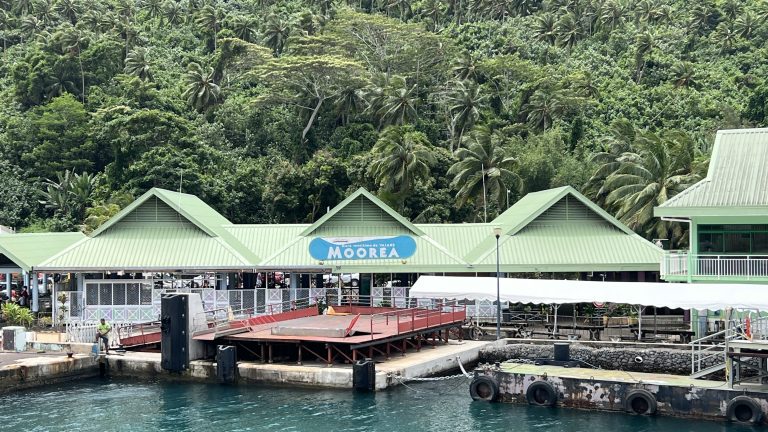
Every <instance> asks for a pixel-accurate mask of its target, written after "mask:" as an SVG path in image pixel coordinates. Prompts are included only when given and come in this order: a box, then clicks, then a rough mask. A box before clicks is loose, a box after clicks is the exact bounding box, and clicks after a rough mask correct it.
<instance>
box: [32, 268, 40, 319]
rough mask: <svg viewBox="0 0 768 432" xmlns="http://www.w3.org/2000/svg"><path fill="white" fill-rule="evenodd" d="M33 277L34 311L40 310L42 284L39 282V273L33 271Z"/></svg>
mask: <svg viewBox="0 0 768 432" xmlns="http://www.w3.org/2000/svg"><path fill="white" fill-rule="evenodd" d="M31 277H32V312H38V311H39V310H40V302H39V297H40V286H39V285H38V283H37V273H36V272H33V273H31Z"/></svg>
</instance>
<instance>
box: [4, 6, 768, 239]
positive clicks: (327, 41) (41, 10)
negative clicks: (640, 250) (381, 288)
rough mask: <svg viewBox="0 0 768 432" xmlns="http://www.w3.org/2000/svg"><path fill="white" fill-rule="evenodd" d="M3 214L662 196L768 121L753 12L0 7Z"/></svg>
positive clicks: (69, 224)
mask: <svg viewBox="0 0 768 432" xmlns="http://www.w3.org/2000/svg"><path fill="white" fill-rule="evenodd" d="M0 38H1V39H2V40H1V41H0V43H1V44H2V45H1V46H0V48H1V49H2V53H0V54H1V55H0V100H2V101H3V102H2V104H0V110H2V113H1V114H0V175H1V176H2V179H3V180H2V181H1V182H0V224H2V225H7V226H11V227H15V228H16V229H17V230H19V231H22V232H37V231H65V230H77V229H80V230H83V231H85V232H89V231H91V230H93V229H94V228H96V227H97V226H99V224H101V223H103V222H104V221H105V220H106V219H108V218H109V217H110V216H112V215H114V214H115V213H116V212H118V211H119V210H120V209H121V208H123V207H125V206H126V205H127V204H128V203H130V202H131V201H132V200H133V199H134V198H135V197H137V196H138V195H140V194H142V193H143V192H145V191H146V190H147V189H149V188H151V187H153V186H158V187H163V188H167V189H172V190H179V189H181V190H183V191H184V192H186V193H191V194H195V195H197V196H199V197H200V198H201V199H203V200H204V201H206V202H207V203H209V204H210V205H211V206H213V207H214V208H215V209H216V210H218V211H219V212H221V213H222V214H223V215H224V216H226V217H227V218H228V219H229V220H231V221H232V222H234V223H294V222H312V221H314V220H316V219H318V218H319V217H320V216H322V214H323V213H325V211H326V209H327V208H328V207H329V206H330V207H332V206H334V205H336V204H337V203H338V202H340V201H341V200H342V199H343V198H344V197H345V196H346V195H347V194H348V193H350V192H351V191H353V190H355V189H357V188H359V187H365V188H367V189H368V190H370V191H372V192H373V193H375V194H376V195H377V196H379V197H380V198H382V199H383V200H384V201H385V202H387V203H388V204H390V205H391V206H392V207H393V208H395V209H396V210H397V211H399V212H400V213H402V214H403V215H404V216H406V217H407V218H409V219H411V220H412V221H415V222H425V223H429V222H434V223H439V222H482V221H483V220H488V221H490V220H491V219H493V218H494V217H495V216H496V215H498V214H499V213H500V212H502V211H504V210H505V209H506V208H507V207H508V206H510V205H512V204H514V203H515V202H516V201H517V200H518V199H520V198H521V197H522V196H524V195H525V194H526V193H529V192H535V191H538V190H543V189H548V188H552V187H558V186H563V185H571V186H573V187H575V188H577V189H578V190H579V191H581V192H583V193H584V194H586V195H587V196H588V197H589V198H591V199H593V200H594V201H595V202H597V203H598V204H599V205H601V206H602V207H603V208H605V209H606V210H608V211H609V212H610V213H611V214H613V215H616V217H617V218H619V219H620V220H621V221H623V222H624V223H626V224H627V225H629V226H630V227H631V228H632V229H634V230H635V231H636V232H638V233H639V234H641V235H643V236H645V237H647V238H649V239H651V238H671V239H673V240H674V242H673V243H674V244H677V245H678V246H684V242H685V236H684V235H683V233H682V232H680V227H673V226H668V225H666V224H665V223H662V222H660V221H659V220H658V219H656V218H653V207H654V206H656V205H659V204H660V203H662V202H664V201H665V200H667V199H669V198H670V197H672V196H674V195H675V194H677V193H679V192H680V191H682V190H683V189H685V188H686V187H688V186H690V185H691V184H693V183H695V182H696V181H698V180H699V179H701V178H702V177H703V176H705V175H706V169H707V163H708V158H709V153H710V152H711V148H712V144H713V142H714V137H715V132H716V131H717V130H718V129H727V128H740V127H760V126H763V125H764V124H765V123H766V101H767V100H768V85H767V83H766V78H767V77H768V62H766V58H767V57H768V56H766V40H767V38H768V2H766V1H762V0H761V1H758V0H741V1H739V0H697V1H684V0H544V1H542V0H355V1H346V2H345V1H338V0H285V1H277V0H230V1H227V0H179V1H177V0H0Z"/></svg>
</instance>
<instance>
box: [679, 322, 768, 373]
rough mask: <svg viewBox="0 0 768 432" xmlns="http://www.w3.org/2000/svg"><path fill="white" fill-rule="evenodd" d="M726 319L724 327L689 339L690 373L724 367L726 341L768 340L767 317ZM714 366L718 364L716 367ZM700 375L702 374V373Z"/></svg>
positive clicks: (726, 350)
mask: <svg viewBox="0 0 768 432" xmlns="http://www.w3.org/2000/svg"><path fill="white" fill-rule="evenodd" d="M749 323H750V325H749V334H747V333H748V332H747V319H746V317H744V318H741V319H735V320H730V321H726V322H725V325H726V328H725V329H724V330H721V331H718V332H716V333H713V334H710V335H707V336H704V337H702V338H699V339H696V340H694V341H691V342H690V343H689V345H690V346H691V375H693V376H695V375H697V374H699V373H706V372H707V370H712V371H717V370H718V369H720V368H722V367H724V365H725V363H726V358H727V354H728V343H729V342H731V341H738V340H768V317H761V316H759V315H758V316H755V317H750V319H749ZM716 366H720V368H717V367H716ZM700 376H704V375H703V374H702V375H700Z"/></svg>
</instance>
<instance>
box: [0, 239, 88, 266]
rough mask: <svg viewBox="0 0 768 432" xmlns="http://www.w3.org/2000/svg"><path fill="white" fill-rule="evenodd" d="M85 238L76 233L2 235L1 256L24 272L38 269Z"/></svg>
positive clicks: (0, 242) (0, 243) (0, 241)
mask: <svg viewBox="0 0 768 432" xmlns="http://www.w3.org/2000/svg"><path fill="white" fill-rule="evenodd" d="M84 238H85V235H84V234H83V233H80V232H74V233H29V234H2V235H0V254H3V255H5V256H6V257H8V259H10V260H11V261H13V262H14V263H16V265H17V266H19V268H21V269H22V270H24V271H29V270H30V269H33V268H37V267H38V265H40V264H41V263H42V262H43V261H45V260H46V259H48V258H50V257H52V256H53V255H55V254H57V253H59V252H61V251H62V250H64V249H65V248H67V247H69V246H71V245H73V244H75V243H77V242H78V241H80V240H82V239H84Z"/></svg>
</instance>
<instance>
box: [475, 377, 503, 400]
mask: <svg viewBox="0 0 768 432" xmlns="http://www.w3.org/2000/svg"><path fill="white" fill-rule="evenodd" d="M469 394H470V396H472V400H480V401H486V402H496V401H497V400H498V398H499V384H498V383H497V382H496V380H494V379H493V378H491V377H488V376H479V377H475V379H473V380H472V383H470V384H469Z"/></svg>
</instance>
